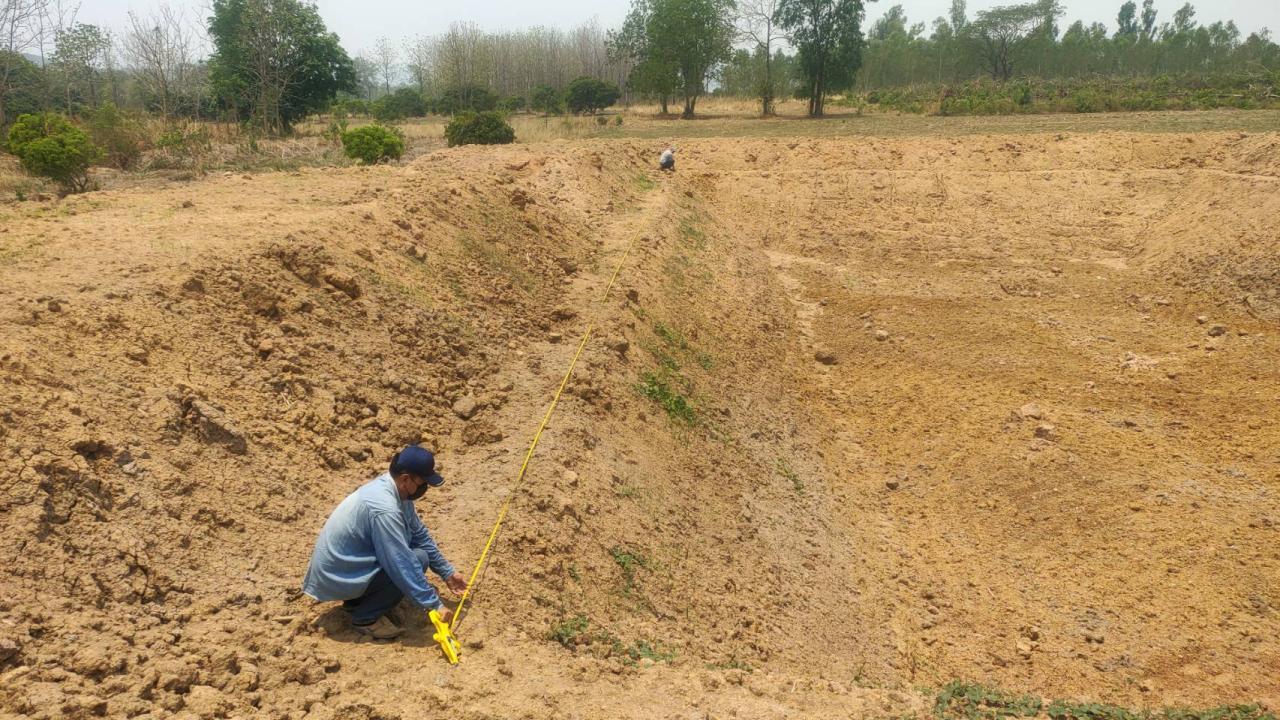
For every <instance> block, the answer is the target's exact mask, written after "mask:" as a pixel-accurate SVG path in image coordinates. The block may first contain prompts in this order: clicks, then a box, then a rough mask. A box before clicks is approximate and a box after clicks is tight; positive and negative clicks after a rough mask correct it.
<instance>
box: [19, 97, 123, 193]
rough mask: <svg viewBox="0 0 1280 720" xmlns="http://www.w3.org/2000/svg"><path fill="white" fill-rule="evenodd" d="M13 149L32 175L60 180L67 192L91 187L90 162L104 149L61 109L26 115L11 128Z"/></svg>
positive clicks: (82, 190)
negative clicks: (56, 111) (64, 114)
mask: <svg viewBox="0 0 1280 720" xmlns="http://www.w3.org/2000/svg"><path fill="white" fill-rule="evenodd" d="M8 148H9V152H11V153H13V154H14V155H16V156H17V157H18V160H20V161H21V162H22V167H23V168H24V169H25V170H26V171H27V172H29V173H31V174H32V175H39V176H41V177H47V178H50V179H52V180H56V181H57V182H58V184H59V185H61V186H62V188H63V190H65V191H67V192H84V191H85V190H86V189H88V187H89V166H90V165H91V164H93V163H94V162H96V161H97V160H98V158H99V157H100V156H101V154H102V153H101V151H100V150H99V149H98V147H97V146H96V145H94V144H93V143H92V142H91V141H90V140H89V136H88V135H86V134H85V132H84V131H83V130H81V129H80V128H78V127H76V126H74V125H72V124H71V123H70V122H68V121H67V119H66V118H65V117H63V116H61V115H59V114H57V113H51V112H44V113H39V114H37V115H22V116H21V117H19V118H18V121H17V122H15V123H14V124H13V127H11V128H9V144H8Z"/></svg>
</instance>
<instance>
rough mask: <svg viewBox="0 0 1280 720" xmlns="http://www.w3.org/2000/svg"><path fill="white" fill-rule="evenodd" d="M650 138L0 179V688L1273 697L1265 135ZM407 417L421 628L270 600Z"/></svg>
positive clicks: (737, 709) (807, 702)
mask: <svg viewBox="0 0 1280 720" xmlns="http://www.w3.org/2000/svg"><path fill="white" fill-rule="evenodd" d="M660 149H661V147H658V146H656V145H655V144H654V143H651V142H645V141H640V140H607V141H582V142H568V143H566V142H558V143H548V144H545V145H527V146H512V147H506V148H459V149H450V150H441V151H438V152H434V153H432V154H429V155H426V156H424V157H422V158H420V159H418V160H416V161H414V162H413V163H411V164H409V165H406V166H401V167H375V168H356V169H343V170H306V171H302V172H296V173H274V174H272V173H269V174H258V175H239V174H227V175H221V176H215V177H208V178H205V179H203V180H200V181H197V182H195V183H192V184H188V185H184V186H169V187H163V188H159V189H157V188H154V187H151V188H133V189H124V190H118V191H106V192H95V193H88V194H85V195H82V196H77V197H72V198H68V199H66V200H62V201H48V202H41V203H24V204H21V205H16V206H11V207H10V208H9V209H7V210H5V211H4V213H5V215H4V220H3V224H2V225H0V260H3V263H0V397H2V398H3V402H0V458H3V462H0V566H2V567H3V568H4V570H3V574H0V589H2V591H0V717H32V718H89V717H101V716H106V717H143V718H169V717H175V718H178V717H181V718H216V717H262V718H314V719H317V720H319V719H335V720H336V719H341V720H355V719H373V718H388V719H389V718H417V717H424V716H429V715H439V714H444V713H448V714H449V715H451V716H455V717H459V718H507V717H524V718H598V717H633V718H654V717H679V718H686V717H687V718H695V717H696V718H704V717H716V718H719V717H749V718H783V717H833V718H835V717H840V718H847V717H886V716H922V715H926V714H928V713H929V712H930V710H931V695H930V694H929V690H930V689H935V690H936V688H938V687H940V686H941V685H943V684H945V683H946V682H948V681H950V680H953V679H956V678H963V679H968V680H975V681H980V682H984V683H989V684H991V685H994V686H1000V687H1004V688H1008V689H1010V690H1015V691H1018V692H1036V693H1039V694H1042V695H1045V696H1052V697H1063V698H1072V699H1079V700H1095V701H1105V702H1112V703H1119V704H1123V705H1126V706H1129V707H1135V708H1148V707H1163V706H1167V705H1193V706H1198V707H1203V706H1210V705H1220V704H1225V703H1247V702H1260V703H1263V704H1264V705H1267V706H1269V707H1271V708H1273V709H1274V708H1276V707H1280V683H1277V682H1276V678H1277V677H1280V639H1278V638H1280V365H1278V364H1277V363H1276V358H1277V357H1280V254H1278V253H1277V245H1276V238H1277V236H1278V234H1280V222H1278V221H1277V218H1280V134H1268V133H1262V134H1246V133H1238V132H1233V133H1218V132H1202V133H1192V134H1164V135H1149V134H1141V133H1114V132H1106V133H1095V134H1083V133H1049V134H1019V135H1017V136H993V135H972V136H964V137H963V138H931V139H923V138H902V139H899V138H894V139H858V140H850V139H835V138H824V139H814V138H786V137H780V138H759V139H690V140H687V141H685V142H682V143H681V144H680V147H679V152H678V156H677V158H678V159H677V165H678V170H677V172H676V173H674V174H664V173H660V172H658V171H657V170H656V168H655V167H654V166H655V164H656V156H657V153H658V151H659V150H660ZM620 261H623V264H622V269H621V272H620V275H619V279H618V284H617V285H616V286H615V287H614V289H613V291H612V293H611V294H610V295H609V296H608V297H607V298H605V299H603V300H602V299H601V296H602V293H603V292H604V289H605V286H606V284H607V282H608V280H609V277H610V274H611V273H612V272H613V270H614V267H615V266H616V265H617V264H618V263H619V262H620ZM593 322H594V324H595V328H596V330H595V332H594V334H593V335H592V337H591V339H590V341H589V342H588V343H587V345H586V348H585V350H584V352H583V354H582V357H581V359H580V360H579V363H578V366H577V370H576V371H575V373H574V376H573V378H572V380H571V381H570V382H569V384H568V386H567V388H566V392H565V396H564V398H563V399H562V400H561V402H560V405H559V407H558V408H557V410H556V414H555V415H554V416H553V418H552V420H551V422H550V424H549V426H548V429H547V431H546V433H545V434H544V435H543V437H542V441H541V444H540V445H539V447H538V452H537V454H536V455H535V456H534V458H533V461H532V463H531V465H530V470H529V473H528V475H527V477H526V480H525V483H524V484H523V486H520V487H514V486H513V481H514V478H515V477H516V473H517V471H518V470H519V467H520V462H521V460H522V459H523V457H524V453H525V449H526V448H527V447H528V443H529V440H530V439H531V436H532V434H533V432H534V430H535V429H536V428H537V424H538V422H539V421H540V420H541V418H542V415H543V413H544V412H545V411H546V407H547V403H548V402H549V401H550V399H551V397H552V395H553V394H554V392H555V390H556V388H557V386H558V385H559V383H560V380H561V378H562V376H563V373H564V371H565V369H566V368H567V367H568V364H569V361H570V359H571V358H572V356H573V354H574V352H575V350H576V349H577V345H578V339H579V338H580V337H581V336H582V333H583V332H584V331H585V330H586V329H587V327H588V325H589V324H592V323H593ZM409 442H422V443H424V444H426V445H428V446H431V447H434V448H436V449H437V450H438V452H439V455H440V458H441V465H442V467H441V469H442V471H443V473H444V474H445V476H446V478H447V482H446V484H445V485H444V486H443V487H442V488H440V489H439V490H434V489H433V490H432V491H431V492H429V493H428V494H427V496H426V497H425V498H424V499H423V500H422V501H420V502H419V506H420V512H421V514H422V515H423V518H424V520H425V522H426V523H427V525H428V526H429V527H430V528H431V529H432V532H433V534H434V536H435V537H436V539H437V540H438V541H439V542H440V545H441V547H442V549H443V550H444V552H445V554H446V555H447V556H448V557H449V558H450V559H451V560H452V561H453V562H454V563H455V564H456V565H458V566H459V568H461V569H464V571H466V572H469V570H470V568H471V567H472V566H473V565H474V563H475V561H476V558H477V557H478V555H479V553H480V550H481V548H482V547H483V544H484V540H485V537H486V535H487V534H488V532H489V529H490V527H491V525H492V523H493V521H494V519H495V517H496V514H497V512H498V509H499V507H500V506H501V504H502V502H503V501H504V500H505V499H506V498H507V497H508V495H509V494H510V493H511V492H515V493H516V495H515V501H514V503H513V506H512V509H511V512H510V514H509V516H508V519H507V521H506V523H505V524H504V526H503V530H502V533H501V535H500V537H499V539H498V542H497V544H496V546H495V550H494V554H493V556H492V558H491V562H490V564H489V565H488V567H487V570H486V571H485V573H484V574H483V576H482V578H481V580H480V582H479V584H478V586H477V589H476V592H475V593H474V594H473V596H472V599H471V600H469V601H468V606H469V609H468V611H467V614H466V615H465V617H464V619H463V621H462V623H461V625H460V627H459V630H458V634H459V637H460V639H461V640H462V642H463V645H464V650H463V662H462V664H461V665H459V666H457V667H453V668H451V667H449V666H447V665H446V664H445V663H444V661H443V660H442V658H441V657H440V654H439V652H438V650H437V649H436V647H435V646H434V645H433V643H432V641H431V638H430V631H429V630H428V629H427V628H426V627H424V618H423V617H421V615H420V613H419V612H417V611H413V610H412V609H411V608H409V607H408V606H407V605H406V606H402V607H401V611H402V612H403V614H404V618H403V622H404V624H405V625H406V626H407V629H408V631H407V633H406V635H405V637H404V638H402V639H401V640H398V641H395V642H390V643H382V642H373V641H369V640H367V639H364V638H363V637H361V636H359V635H358V634H357V633H355V632H353V631H352V630H351V629H350V627H349V626H348V619H347V617H346V616H345V615H344V614H343V612H342V611H341V610H340V609H338V608H336V607H335V606H334V605H333V604H316V603H313V602H312V601H310V600H309V599H307V598H306V597H304V596H301V594H300V591H299V584H300V581H301V577H302V574H303V572H304V570H305V566H306V562H307V559H308V557H309V555H310V552H311V547H312V543H313V541H314V539H315V536H316V534H317V533H318V531H319V529H320V527H321V526H322V524H323V523H324V520H325V518H326V517H327V515H328V513H329V511H330V510H331V509H332V508H333V507H334V506H335V505H336V504H337V503H338V502H339V501H340V500H341V499H342V498H343V497H344V496H345V495H347V494H348V493H350V492H351V491H352V490H353V489H355V488H356V487H358V486H359V485H360V484H361V483H363V482H365V481H367V480H368V479H369V478H371V477H373V476H374V475H376V474H377V473H379V472H380V471H381V470H382V469H383V468H384V466H385V464H386V462H387V460H388V458H389V457H390V455H391V454H392V453H393V452H395V451H396V450H397V449H398V448H399V447H401V446H402V445H403V444H405V443H409ZM446 596H447V593H446ZM921 689H923V691H921Z"/></svg>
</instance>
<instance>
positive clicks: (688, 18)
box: [645, 0, 860, 118]
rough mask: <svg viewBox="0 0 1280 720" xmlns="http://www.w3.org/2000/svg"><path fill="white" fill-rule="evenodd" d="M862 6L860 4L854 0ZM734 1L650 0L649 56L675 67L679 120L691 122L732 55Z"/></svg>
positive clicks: (646, 32) (647, 39)
mask: <svg viewBox="0 0 1280 720" xmlns="http://www.w3.org/2000/svg"><path fill="white" fill-rule="evenodd" d="M854 1H858V2H860V0H854ZM732 12H733V0H651V2H650V13H649V18H648V23H647V24H646V26H645V43H646V45H647V48H646V54H647V56H648V57H653V58H657V59H660V61H661V62H662V63H663V65H665V66H669V67H670V66H673V67H675V69H676V71H677V73H678V74H679V78H680V83H679V91H680V93H681V94H682V95H683V96H684V110H683V112H681V114H680V116H681V117H684V118H691V117H693V115H694V110H695V108H696V106H697V103H698V98H699V97H700V96H701V95H702V93H703V92H705V91H706V80H707V74H708V73H709V72H710V71H711V70H712V69H713V68H714V67H715V66H717V65H719V64H720V63H722V62H725V61H727V60H728V59H729V57H730V54H731V53H732V51H733V38H734V34H735V33H734V28H733V18H732Z"/></svg>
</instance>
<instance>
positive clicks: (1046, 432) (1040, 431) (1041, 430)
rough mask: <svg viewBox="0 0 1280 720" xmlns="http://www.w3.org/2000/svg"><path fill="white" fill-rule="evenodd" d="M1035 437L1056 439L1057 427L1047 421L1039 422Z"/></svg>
mask: <svg viewBox="0 0 1280 720" xmlns="http://www.w3.org/2000/svg"><path fill="white" fill-rule="evenodd" d="M1036 437H1038V438H1040V439H1041V440H1057V439H1058V433H1057V429H1056V428H1054V427H1053V425H1051V424H1049V423H1040V424H1039V425H1037V426H1036Z"/></svg>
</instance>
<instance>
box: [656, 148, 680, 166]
mask: <svg viewBox="0 0 1280 720" xmlns="http://www.w3.org/2000/svg"><path fill="white" fill-rule="evenodd" d="M658 167H659V168H661V169H663V170H669V171H674V170H675V169H676V149H675V148H674V147H669V148H667V149H666V150H663V151H662V154H661V155H659V156H658Z"/></svg>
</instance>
